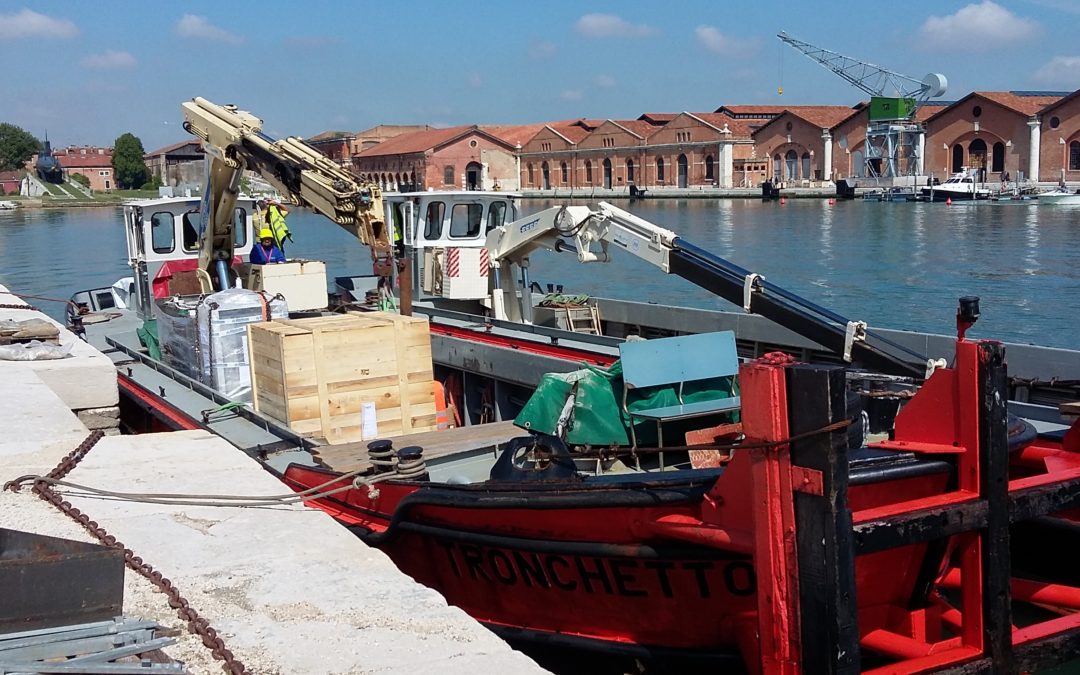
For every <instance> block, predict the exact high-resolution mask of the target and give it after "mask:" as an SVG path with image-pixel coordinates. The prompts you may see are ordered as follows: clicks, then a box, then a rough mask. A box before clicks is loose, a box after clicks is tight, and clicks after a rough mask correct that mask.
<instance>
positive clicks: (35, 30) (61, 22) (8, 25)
mask: <svg viewBox="0 0 1080 675" xmlns="http://www.w3.org/2000/svg"><path fill="white" fill-rule="evenodd" d="M78 34H79V29H78V27H77V26H76V25H75V24H74V23H72V22H71V21H69V20H67V19H54V18H53V17H51V16H45V15H44V14H38V13H37V12H34V11H32V10H29V9H22V10H21V11H19V12H16V13H15V14H0V40H17V39H19V38H40V37H45V38H70V37H75V36H76V35H78Z"/></svg>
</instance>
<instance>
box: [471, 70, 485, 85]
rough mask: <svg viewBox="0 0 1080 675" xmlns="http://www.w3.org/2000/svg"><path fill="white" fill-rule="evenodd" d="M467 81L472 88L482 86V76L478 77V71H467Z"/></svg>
mask: <svg viewBox="0 0 1080 675" xmlns="http://www.w3.org/2000/svg"><path fill="white" fill-rule="evenodd" d="M468 81H469V86H470V87H472V88H473V89H479V88H480V87H482V86H484V78H482V77H480V73H469V77H468Z"/></svg>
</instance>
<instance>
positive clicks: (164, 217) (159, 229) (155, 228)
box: [150, 211, 175, 253]
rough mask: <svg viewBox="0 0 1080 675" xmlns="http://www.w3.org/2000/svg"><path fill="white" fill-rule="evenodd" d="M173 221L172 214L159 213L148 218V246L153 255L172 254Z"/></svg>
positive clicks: (166, 212) (173, 243)
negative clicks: (152, 250) (151, 249)
mask: <svg viewBox="0 0 1080 675" xmlns="http://www.w3.org/2000/svg"><path fill="white" fill-rule="evenodd" d="M174 227H175V221H174V220H173V214H171V213H169V212H168V211H161V212H159V213H155V214H154V215H152V216H150V245H151V246H152V247H153V249H154V253H172V251H173V247H174V245H175V242H174Z"/></svg>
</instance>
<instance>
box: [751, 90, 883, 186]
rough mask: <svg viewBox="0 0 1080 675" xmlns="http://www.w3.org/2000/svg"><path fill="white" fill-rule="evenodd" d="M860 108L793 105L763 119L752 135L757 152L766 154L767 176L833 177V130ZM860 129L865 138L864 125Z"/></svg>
mask: <svg viewBox="0 0 1080 675" xmlns="http://www.w3.org/2000/svg"><path fill="white" fill-rule="evenodd" d="M861 110H862V106H861V104H860V105H858V106H856V107H855V108H852V107H851V106H826V105H822V106H792V107H789V108H786V109H785V110H784V112H782V113H780V114H779V115H777V116H776V117H774V118H772V119H771V120H769V121H768V122H766V123H765V124H764V125H762V126H761V127H760V128H758V129H757V130H756V131H754V132H753V134H752V136H753V139H754V145H755V149H756V152H757V156H759V157H763V158H767V169H766V171H767V173H768V176H769V178H771V179H772V180H774V181H778V182H779V181H783V182H788V183H790V182H802V181H828V180H832V177H833V176H834V175H835V174H834V166H833V150H834V145H833V143H834V141H833V135H832V130H833V128H834V127H836V126H837V125H840V124H841V123H842V122H844V121H845V120H847V119H848V118H850V117H852V116H853V115H857V114H859V113H860V112H861ZM862 133H863V136H864V138H865V135H866V130H865V125H864V126H863V130H862ZM849 148H850V145H849ZM853 152H854V151H853Z"/></svg>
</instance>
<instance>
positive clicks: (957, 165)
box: [952, 143, 964, 173]
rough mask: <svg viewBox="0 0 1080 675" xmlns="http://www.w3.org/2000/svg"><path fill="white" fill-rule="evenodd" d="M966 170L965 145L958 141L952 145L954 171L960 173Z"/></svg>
mask: <svg viewBox="0 0 1080 675" xmlns="http://www.w3.org/2000/svg"><path fill="white" fill-rule="evenodd" d="M963 170H964V146H962V145H960V144H959V143H957V144H956V145H954V146H952V172H953V173H959V172H961V171H963Z"/></svg>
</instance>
